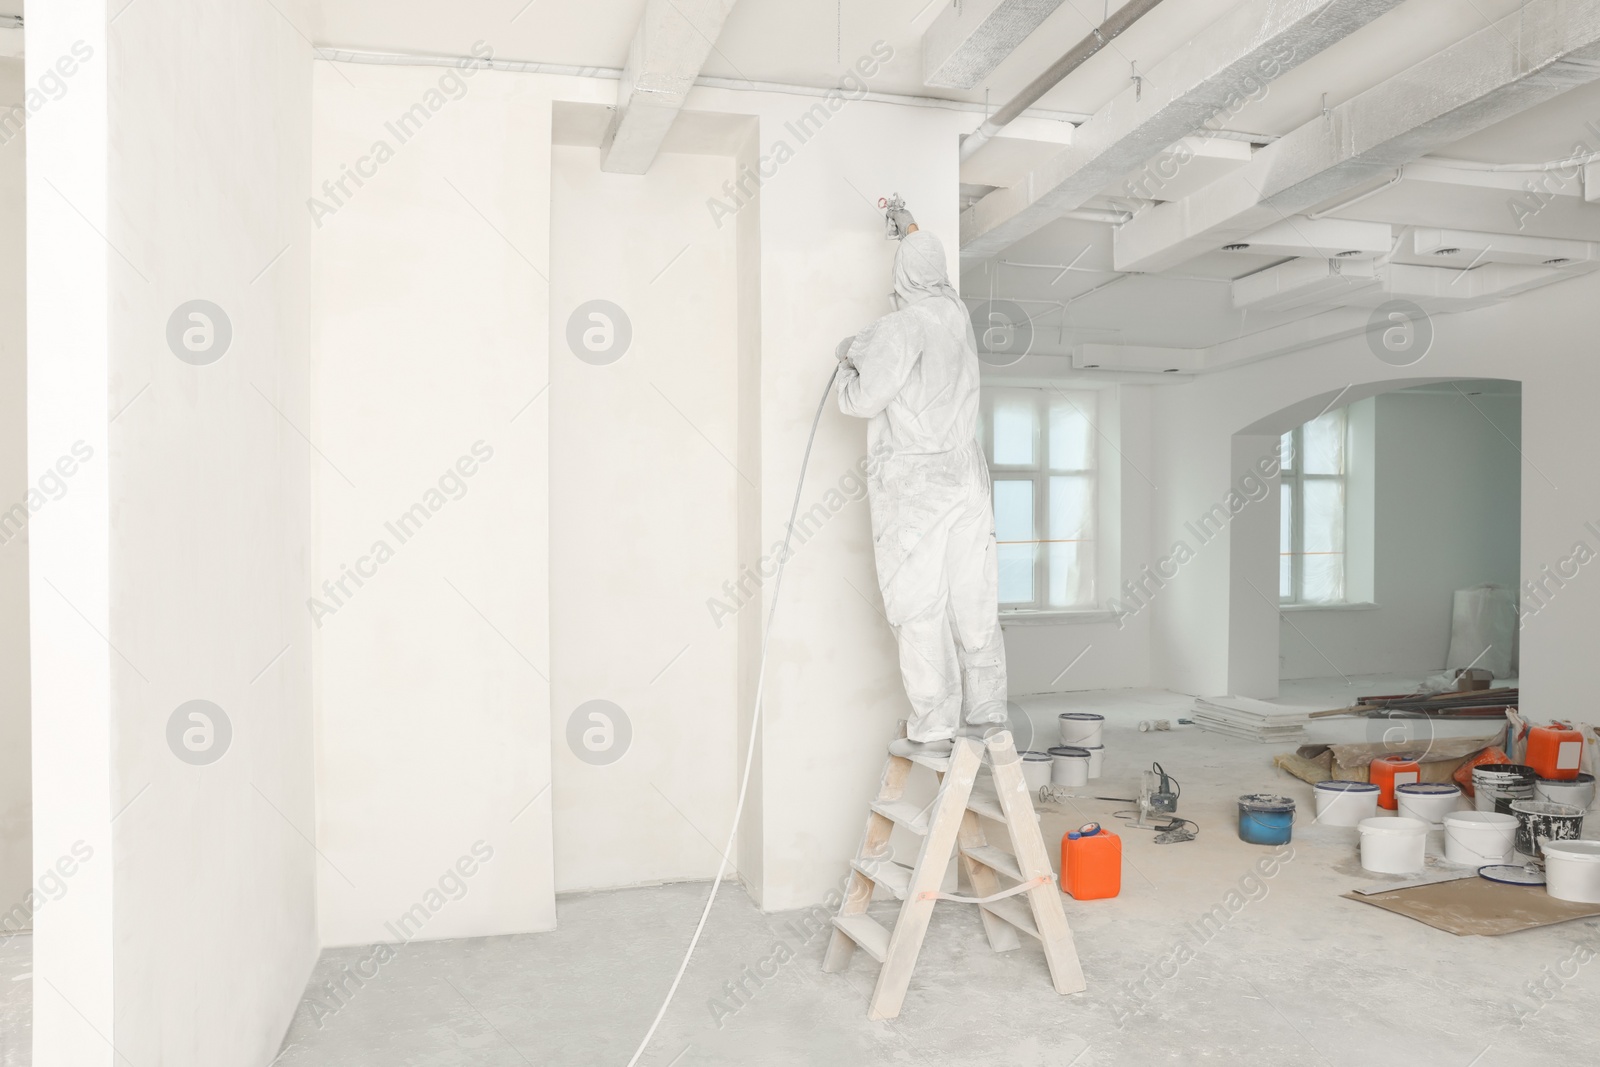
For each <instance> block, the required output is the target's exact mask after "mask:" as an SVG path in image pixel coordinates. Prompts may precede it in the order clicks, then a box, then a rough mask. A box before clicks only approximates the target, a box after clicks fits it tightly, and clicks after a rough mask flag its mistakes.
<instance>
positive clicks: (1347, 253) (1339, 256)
mask: <svg viewBox="0 0 1600 1067" xmlns="http://www.w3.org/2000/svg"><path fill="white" fill-rule="evenodd" d="M1360 254H1361V249H1359V248H1351V249H1348V250H1346V251H1344V252H1335V253H1334V254H1333V258H1335V259H1349V258H1350V257H1351V256H1359V255H1360Z"/></svg>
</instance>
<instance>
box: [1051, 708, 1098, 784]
mask: <svg viewBox="0 0 1600 1067" xmlns="http://www.w3.org/2000/svg"><path fill="white" fill-rule="evenodd" d="M1057 722H1058V723H1059V724H1060V727H1059V728H1060V730H1061V744H1062V746H1063V747H1066V748H1075V749H1083V750H1085V751H1086V752H1087V753H1088V754H1089V766H1088V776H1089V777H1090V778H1098V777H1100V773H1101V770H1102V769H1103V768H1104V766H1105V757H1106V748H1105V742H1104V737H1105V725H1106V717H1105V716H1104V715H1096V714H1095V713H1094V712H1092V711H1063V712H1062V713H1061V714H1060V715H1059V716H1058V717H1057ZM1054 751H1055V750H1054V749H1052V750H1051V753H1052V755H1053V754H1054Z"/></svg>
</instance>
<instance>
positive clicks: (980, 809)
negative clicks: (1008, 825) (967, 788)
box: [967, 789, 1006, 822]
mask: <svg viewBox="0 0 1600 1067" xmlns="http://www.w3.org/2000/svg"><path fill="white" fill-rule="evenodd" d="M967 810H968V811H975V812H977V813H978V814H979V815H982V816H983V817H984V818H985V819H993V820H994V821H995V822H1005V821H1006V813H1005V809H1003V808H1002V807H1000V798H999V797H997V796H995V794H993V793H991V792H988V791H987V790H983V789H974V790H973V791H972V795H971V796H969V797H968V798H967Z"/></svg>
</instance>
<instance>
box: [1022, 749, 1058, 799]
mask: <svg viewBox="0 0 1600 1067" xmlns="http://www.w3.org/2000/svg"><path fill="white" fill-rule="evenodd" d="M1021 755H1022V780H1023V781H1024V782H1026V783H1027V785H1028V792H1030V793H1035V792H1038V791H1039V790H1040V789H1041V788H1043V787H1044V786H1047V785H1049V784H1050V768H1051V766H1052V765H1053V764H1054V763H1055V761H1054V760H1052V759H1051V758H1050V753H1048V752H1023V753H1022V754H1021Z"/></svg>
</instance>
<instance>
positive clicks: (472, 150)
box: [298, 62, 615, 945]
mask: <svg viewBox="0 0 1600 1067" xmlns="http://www.w3.org/2000/svg"><path fill="white" fill-rule="evenodd" d="M469 73H470V77H466V76H464V75H467V74H469ZM312 78H313V84H314V91H313V98H314V102H315V121H314V124H313V126H314V134H313V138H314V159H313V164H312V170H311V173H312V181H311V182H310V183H308V187H310V188H313V189H315V190H316V192H317V195H318V199H319V202H320V204H321V205H323V206H322V207H319V209H318V211H319V215H320V222H321V225H320V226H319V227H318V228H316V229H315V231H314V235H313V246H314V248H315V284H314V294H315V295H314V309H313V359H314V368H315V369H314V388H313V396H314V398H315V399H314V410H313V413H312V417H311V419H310V427H311V429H310V433H311V437H312V438H313V440H316V441H317V442H318V445H319V447H320V448H321V450H322V451H323V452H324V453H325V454H326V455H327V456H328V457H329V459H330V462H328V463H321V464H319V466H318V468H317V489H316V492H317V509H318V531H317V545H316V553H315V563H314V564H313V566H312V569H311V575H310V579H309V580H308V581H307V582H306V583H305V585H304V587H302V588H301V589H299V590H298V595H299V600H300V605H299V610H300V611H301V612H302V613H304V612H305V611H306V610H307V608H306V601H307V598H309V597H313V596H315V597H317V598H318V599H319V600H321V601H322V602H323V603H325V604H327V605H328V607H330V608H332V609H333V611H332V613H331V614H322V611H321V609H318V613H319V616H320V618H319V622H320V625H319V626H318V628H317V629H316V630H315V633H316V647H317V671H316V689H317V826H316V832H315V837H316V840H317V845H318V848H319V849H320V850H321V852H322V853H323V854H324V855H325V856H326V857H327V861H328V862H327V863H325V864H324V865H323V868H322V870H321V872H320V877H319V880H318V920H319V925H320V929H321V934H322V940H323V942H324V944H330V945H342V944H359V943H368V942H375V941H394V940H397V938H399V937H402V936H403V937H405V938H407V939H409V938H412V937H418V938H422V939H435V938H446V937H463V936H472V935H484V934H497V933H507V932H520V931H527V930H542V929H549V928H551V927H553V926H554V925H555V905H554V897H553V880H552V869H551V829H550V827H551V824H550V805H551V796H550V744H551V741H552V738H553V736H554V735H553V733H552V729H553V728H552V723H551V718H550V703H549V682H548V679H549V676H550V670H551V665H550V633H549V623H548V619H549V556H548V551H549V549H548V543H549V542H548V537H549V531H548V526H549V512H548V492H549V489H548V471H549V459H548V451H547V442H548V433H549V423H548V419H549V412H550V401H551V395H550V392H549V391H548V389H547V384H548V382H549V372H548V353H549V343H548V342H549V337H550V329H551V327H550V325H549V320H548V307H549V301H550V293H549V290H548V289H547V280H546V279H548V278H549V276H550V262H549V241H550V193H549V182H550V137H551V135H550V117H551V105H550V101H551V97H552V95H553V93H552V85H553V84H565V83H560V82H553V81H546V80H540V79H536V78H531V77H525V76H518V75H511V74H503V73H498V72H493V71H481V70H472V69H471V68H468V69H467V70H463V69H460V68H455V67H379V66H357V65H349V64H339V65H337V66H334V65H332V64H328V63H321V62H319V63H317V64H315V65H314V67H313V71H312ZM592 88H593V84H592V83H583V82H574V83H573V92H574V95H577V96H580V97H581V95H582V94H583V93H584V92H585V91H590V90H591V89H592ZM608 89H609V91H611V92H613V93H614V92H615V87H614V86H610V87H608ZM414 105H420V106H421V109H422V110H421V111H420V112H416V114H420V115H425V116H426V118H425V119H419V120H416V121H417V122H418V123H420V125H418V126H414V127H408V129H407V130H403V131H400V133H405V134H406V136H405V137H404V138H403V139H402V137H401V136H400V135H399V134H398V133H397V132H396V129H395V128H391V124H393V123H395V122H396V121H398V120H399V118H400V116H401V115H402V114H404V113H407V112H408V110H409V109H411V108H413V106H414ZM379 142H383V143H384V144H385V145H386V146H387V148H388V149H389V153H392V155H390V154H389V153H385V152H379V151H377V149H376V146H377V144H378V143H379ZM379 155H382V156H383V162H378V161H377V157H378V156H379ZM345 168H350V169H352V170H357V169H359V170H360V171H365V172H367V176H366V177H365V178H364V179H363V182H362V184H360V185H359V186H358V185H356V184H355V182H354V181H353V180H349V181H346V183H345V189H346V190H347V192H348V194H349V195H342V194H331V195H330V194H329V193H328V192H326V191H325V190H323V189H322V183H323V182H324V181H334V180H337V179H338V178H339V177H340V176H341V175H342V174H344V173H345ZM326 209H332V211H331V213H327V210H326ZM300 210H301V211H305V210H306V207H305V204H304V203H302V204H301V206H300ZM480 442H481V444H479V443H480ZM475 445H477V446H478V447H479V449H480V450H481V449H485V448H486V449H489V450H492V457H491V458H489V459H487V460H486V461H484V460H481V459H479V458H477V457H475V455H474V453H473V448H474V446H475ZM463 459H465V461H466V462H465V464H464V466H465V467H466V468H470V469H471V470H472V473H471V475H470V476H468V477H460V478H459V481H460V491H459V492H458V491H457V487H456V483H455V481H454V480H451V481H448V482H447V485H446V487H445V489H444V490H441V486H440V480H441V479H448V478H449V473H450V472H451V471H452V470H453V469H455V468H456V465H457V464H458V463H461V462H463ZM334 465H337V466H338V468H339V471H342V472H343V476H341V474H340V473H339V472H338V471H335V470H334V469H333V466H334ZM347 479H348V480H347ZM430 493H437V494H438V495H437V496H431V495H430ZM418 504H422V505H423V507H424V512H423V513H424V514H426V515H427V516H428V517H427V518H426V520H425V521H424V522H423V524H422V525H421V526H420V529H417V528H415V527H408V529H409V531H410V532H409V533H408V534H407V536H406V538H405V539H404V541H402V539H401V538H400V537H399V536H398V535H397V534H396V532H395V530H392V529H391V528H390V525H389V524H392V523H395V522H396V520H397V519H398V518H399V516H401V515H402V514H403V513H405V512H407V511H408V510H409V509H411V508H412V507H413V506H414V505H418ZM434 505H436V506H434ZM419 521H421V520H419ZM379 542H383V543H384V544H385V545H386V546H387V551H381V550H379V549H378V544H379ZM379 556H382V557H383V559H384V561H383V562H381V563H380V562H378V557H379ZM347 566H348V567H350V568H360V569H361V570H363V571H364V572H366V576H365V577H363V578H362V583H363V584H361V585H360V586H357V585H356V584H355V582H354V581H353V580H347V581H346V584H345V588H346V590H348V591H349V595H344V594H341V593H338V592H337V590H336V594H335V595H337V596H338V601H337V602H334V601H333V600H332V599H331V598H330V597H329V595H328V594H327V593H325V592H323V591H322V588H321V587H322V583H323V582H324V581H337V580H338V579H339V578H340V577H341V575H342V574H343V573H344V568H345V567H347ZM479 842H481V843H482V845H481V846H480V848H486V849H488V850H491V851H492V857H491V858H490V859H488V860H487V861H486V862H482V863H481V864H480V863H478V862H477V861H476V860H475V859H473V858H472V857H471V855H470V852H471V850H472V848H473V846H474V845H475V844H478V843H479ZM463 857H466V864H465V865H466V866H467V867H469V868H471V869H472V871H473V873H472V875H471V877H470V878H465V879H463V878H459V877H455V876H451V875H450V874H449V871H450V870H451V868H452V867H453V866H454V865H455V864H456V863H457V862H458V861H461V860H462V859H463ZM441 879H445V885H444V887H443V888H442V889H441V887H440V881H441ZM458 882H459V883H460V886H459V887H458V885H457V883H458ZM419 905H420V906H421V908H422V911H421V912H416V911H413V909H414V907H416V906H419ZM408 913H409V914H411V915H412V916H413V919H412V920H411V921H410V922H408V923H405V924H402V923H401V921H400V920H401V918H402V917H403V916H405V915H407V914H408Z"/></svg>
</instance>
